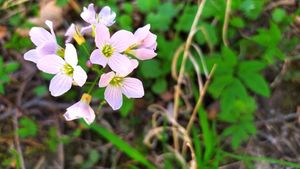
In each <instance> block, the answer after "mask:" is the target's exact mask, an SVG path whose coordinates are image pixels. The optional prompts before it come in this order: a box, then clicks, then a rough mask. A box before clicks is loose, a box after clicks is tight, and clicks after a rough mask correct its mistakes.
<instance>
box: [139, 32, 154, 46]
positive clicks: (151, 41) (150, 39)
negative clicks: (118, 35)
mask: <svg viewBox="0 0 300 169" xmlns="http://www.w3.org/2000/svg"><path fill="white" fill-rule="evenodd" d="M156 39H157V36H156V35H154V34H153V33H151V32H149V34H148V36H147V37H146V38H145V39H144V40H143V42H142V46H143V47H146V48H151V47H153V46H155V48H156ZM151 49H152V48H151Z"/></svg>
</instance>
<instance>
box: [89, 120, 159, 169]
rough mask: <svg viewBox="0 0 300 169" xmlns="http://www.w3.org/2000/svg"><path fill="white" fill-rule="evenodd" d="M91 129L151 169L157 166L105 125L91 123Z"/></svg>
mask: <svg viewBox="0 0 300 169" xmlns="http://www.w3.org/2000/svg"><path fill="white" fill-rule="evenodd" d="M91 129H92V130H93V131H95V132H96V133H98V134H99V135H100V136H102V137H103V138H105V139H106V140H108V141H110V142H111V143H112V144H113V145H114V146H116V147H117V148H118V149H119V150H120V151H122V152H124V153H125V154H127V155H128V156H129V157H131V158H132V159H134V160H136V161H138V162H140V163H141V164H143V165H145V166H146V167H147V168H149V169H155V168H156V167H155V166H154V165H153V164H152V163H151V162H150V161H148V160H147V159H146V158H145V155H143V154H141V153H140V152H139V151H137V150H136V149H135V148H133V147H131V146H130V145H129V144H128V143H127V142H125V141H124V140H122V139H121V138H120V137H119V136H117V135H115V134H114V133H111V132H110V131H108V130H107V129H105V128H104V127H102V126H100V125H97V124H93V125H91Z"/></svg>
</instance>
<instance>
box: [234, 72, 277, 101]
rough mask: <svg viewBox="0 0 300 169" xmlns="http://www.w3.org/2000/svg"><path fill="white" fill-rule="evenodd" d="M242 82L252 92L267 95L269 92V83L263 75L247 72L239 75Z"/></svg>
mask: <svg viewBox="0 0 300 169" xmlns="http://www.w3.org/2000/svg"><path fill="white" fill-rule="evenodd" d="M239 77H240V78H241V79H242V80H243V82H244V84H245V85H246V86H247V87H248V88H249V89H250V90H252V91H253V92H254V93H257V94H259V95H262V96H265V97H269V96H270V94H271V91H270V88H269V85H268V83H267V81H266V80H265V79H264V77H263V76H262V75H260V74H257V73H247V74H242V75H240V76H239Z"/></svg>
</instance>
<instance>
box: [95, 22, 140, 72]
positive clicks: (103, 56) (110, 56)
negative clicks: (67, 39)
mask: <svg viewBox="0 0 300 169" xmlns="http://www.w3.org/2000/svg"><path fill="white" fill-rule="evenodd" d="M95 42H96V46H97V47H98V49H96V50H94V51H93V52H92V54H91V57H90V61H91V62H92V63H93V64H99V65H101V66H103V67H105V66H106V65H107V64H108V65H109V67H110V68H111V69H112V70H114V71H115V72H117V73H119V74H128V73H130V71H132V70H133V69H132V68H131V62H130V60H129V58H128V57H127V56H126V55H123V54H121V53H122V52H124V51H125V50H126V49H127V48H129V46H131V45H132V44H134V43H135V39H134V36H133V34H132V33H131V32H129V31H126V30H120V31H118V32H116V33H115V34H113V35H112V36H111V37H110V34H109V30H108V28H107V27H106V26H104V25H101V24H99V25H97V26H96V37H95Z"/></svg>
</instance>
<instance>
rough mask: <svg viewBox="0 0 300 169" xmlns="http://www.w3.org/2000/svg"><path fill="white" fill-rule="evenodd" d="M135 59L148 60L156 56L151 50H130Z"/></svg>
mask: <svg viewBox="0 0 300 169" xmlns="http://www.w3.org/2000/svg"><path fill="white" fill-rule="evenodd" d="M132 53H133V55H134V56H135V57H137V58H138V59H140V60H148V59H152V58H154V57H155V56H156V55H157V54H156V53H155V52H154V51H153V50H152V49H147V48H139V49H134V50H132Z"/></svg>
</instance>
